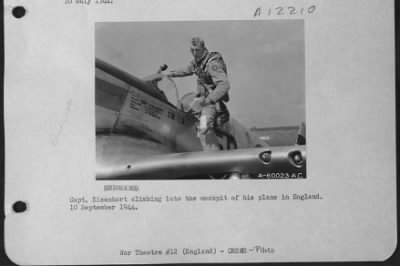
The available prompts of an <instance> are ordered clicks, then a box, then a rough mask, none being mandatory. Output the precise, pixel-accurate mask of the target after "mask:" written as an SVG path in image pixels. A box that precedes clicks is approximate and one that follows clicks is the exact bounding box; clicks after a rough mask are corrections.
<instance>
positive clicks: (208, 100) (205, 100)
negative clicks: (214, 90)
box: [200, 97, 211, 106]
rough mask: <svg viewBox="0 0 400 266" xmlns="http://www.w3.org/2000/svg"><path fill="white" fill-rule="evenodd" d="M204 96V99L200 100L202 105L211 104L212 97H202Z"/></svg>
mask: <svg viewBox="0 0 400 266" xmlns="http://www.w3.org/2000/svg"><path fill="white" fill-rule="evenodd" d="M202 98H203V100H202V101H201V102H200V106H206V105H209V104H211V101H210V99H208V98H204V97H202Z"/></svg>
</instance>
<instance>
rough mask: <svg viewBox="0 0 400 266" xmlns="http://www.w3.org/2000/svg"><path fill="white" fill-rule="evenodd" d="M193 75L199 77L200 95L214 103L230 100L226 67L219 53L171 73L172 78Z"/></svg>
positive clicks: (213, 53)
mask: <svg viewBox="0 0 400 266" xmlns="http://www.w3.org/2000/svg"><path fill="white" fill-rule="evenodd" d="M193 74H196V75H197V83H198V93H199V94H200V95H201V96H205V97H207V99H208V100H210V101H211V102H212V103H216V102H218V101H219V100H223V101H225V102H227V101H228V100H229V96H228V91H229V89H230V84H229V80H228V75H227V70H226V65H225V62H224V60H223V59H222V56H221V55H220V54H219V53H217V52H211V53H208V54H207V55H206V56H205V57H204V59H203V60H201V61H200V62H196V61H195V60H193V61H191V62H190V64H189V65H188V66H187V67H184V68H182V69H177V70H174V71H171V72H170V73H169V75H170V76H171V77H185V76H190V75H193Z"/></svg>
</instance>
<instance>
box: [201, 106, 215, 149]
mask: <svg viewBox="0 0 400 266" xmlns="http://www.w3.org/2000/svg"><path fill="white" fill-rule="evenodd" d="M215 115H216V109H215V105H214V104H210V105H207V106H204V107H203V108H202V110H201V116H200V125H199V129H198V136H199V138H200V143H201V145H202V146H203V150H204V151H218V150H219V146H218V144H219V143H218V139H217V135H216V134H215V130H214V124H215Z"/></svg>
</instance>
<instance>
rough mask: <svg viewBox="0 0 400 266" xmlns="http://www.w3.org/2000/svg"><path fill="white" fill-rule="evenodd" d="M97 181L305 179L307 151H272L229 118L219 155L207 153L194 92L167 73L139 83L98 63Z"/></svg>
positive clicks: (220, 131) (219, 133) (220, 134)
mask: <svg viewBox="0 0 400 266" xmlns="http://www.w3.org/2000/svg"><path fill="white" fill-rule="evenodd" d="M95 66H96V73H95V75H96V78H95V96H96V98H95V104H96V109H95V110H96V114H95V115H96V179H97V180H147V179H205V178H206V179H207V178H208V179H222V178H223V179H241V178H243V179H244V178H261V179H264V178H265V179H268V178H271V179H273V178H305V170H306V152H305V146H304V145H291V146H280V147H269V146H268V145H267V143H266V142H265V141H263V140H261V139H260V138H259V137H258V136H256V135H255V134H254V133H253V132H251V131H250V130H248V129H247V128H245V127H244V126H242V125H241V124H240V123H239V122H238V121H236V120H235V119H234V118H232V117H230V119H229V121H227V122H226V123H225V124H224V125H221V126H220V127H218V128H216V133H217V136H218V139H219V148H220V151H214V152H210V151H207V152H206V151H203V150H202V146H201V144H200V141H199V139H198V137H197V130H196V127H197V125H198V119H197V118H196V116H195V115H194V114H193V112H191V110H190V107H189V106H190V102H191V101H192V100H193V99H194V97H195V95H194V93H189V94H186V95H184V96H183V97H181V98H180V99H179V92H178V89H177V87H176V85H175V83H174V81H173V80H172V79H170V78H167V77H166V76H165V75H163V74H162V70H159V71H157V72H156V73H155V74H153V75H151V76H149V77H147V78H137V77H135V76H133V75H131V74H129V73H127V72H125V71H123V70H120V69H118V68H116V67H114V66H113V65H111V64H109V63H107V62H105V61H103V60H101V59H98V58H96V61H95Z"/></svg>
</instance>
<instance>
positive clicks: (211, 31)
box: [95, 20, 305, 127]
mask: <svg viewBox="0 0 400 266" xmlns="http://www.w3.org/2000/svg"><path fill="white" fill-rule="evenodd" d="M95 32H96V36H95V38H96V57H98V58H100V59H103V60H105V61H106V62H108V63H110V64H112V65H114V66H116V67H118V68H120V69H122V70H124V71H127V72H129V73H130V74H132V75H134V76H137V77H145V76H149V75H151V74H153V73H155V71H156V70H157V69H158V67H159V66H160V65H161V64H164V63H165V64H167V65H168V66H169V69H174V68H178V67H181V66H185V65H187V64H189V62H190V61H191V60H192V56H191V54H190V50H189V47H190V39H191V38H192V37H194V36H199V37H202V38H203V39H204V40H205V43H206V46H207V48H208V50H209V51H218V52H220V53H221V54H222V56H223V58H224V61H225V63H226V65H227V68H228V77H229V81H230V83H231V90H230V92H229V94H230V98H231V100H230V102H229V103H228V108H229V110H230V112H231V115H232V116H233V117H235V118H236V119H237V120H238V121H239V122H240V123H242V124H243V125H244V126H246V127H251V126H257V127H276V126H292V125H299V124H300V123H301V122H303V121H305V69H304V65H305V55H304V23H303V20H269V21H266V20H265V21H261V20H257V21H189V22H188V21H185V22H110V23H96V31H95ZM175 82H176V84H177V86H178V89H179V94H180V96H183V95H184V94H186V93H188V92H192V91H195V90H196V79H195V77H186V78H179V79H175Z"/></svg>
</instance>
